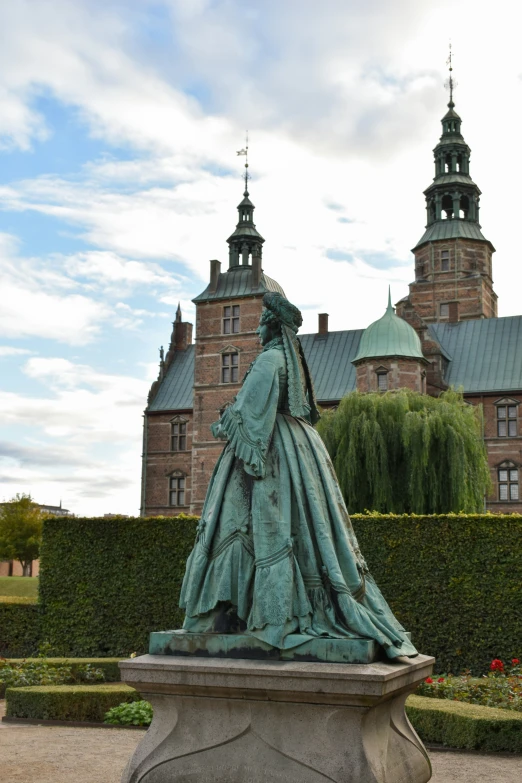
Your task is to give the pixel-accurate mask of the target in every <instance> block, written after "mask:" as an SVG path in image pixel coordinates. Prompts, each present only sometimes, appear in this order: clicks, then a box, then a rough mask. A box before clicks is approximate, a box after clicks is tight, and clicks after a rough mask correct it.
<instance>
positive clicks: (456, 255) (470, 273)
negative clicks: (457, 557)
mask: <svg viewBox="0 0 522 783" xmlns="http://www.w3.org/2000/svg"><path fill="white" fill-rule="evenodd" d="M448 107H449V110H448V112H447V113H446V114H445V116H444V117H443V119H442V135H441V137H440V141H439V143H438V144H437V146H436V147H435V149H434V156H435V177H434V180H433V182H432V184H431V185H430V186H429V187H428V188H427V189H426V191H425V192H424V195H425V197H426V215H427V225H426V230H425V232H424V234H423V235H422V237H421V239H420V240H419V242H418V243H417V244H416V245H415V247H414V248H413V254H414V257H415V279H414V281H413V282H412V283H411V284H410V286H409V294H408V296H406V297H404V298H403V299H401V300H400V301H399V302H398V303H397V305H396V310H395V311H394V309H393V307H392V305H391V301H389V302H388V308H387V309H386V312H385V314H384V315H383V317H382V318H380V319H379V320H378V321H376V322H375V323H374V324H371V325H370V326H368V327H367V328H366V329H357V330H347V331H338V332H330V331H329V329H328V315H327V314H325V313H322V314H320V315H319V324H318V331H317V333H315V334H306V335H302V336H301V335H300V338H301V342H302V345H303V349H304V352H305V355H306V358H307V361H308V364H309V366H310V371H311V373H312V376H313V380H314V385H315V390H316V394H317V400H318V402H319V403H320V405H322V406H323V407H328V406H335V405H337V404H338V403H339V401H340V399H341V398H342V397H343V396H344V395H345V394H348V393H349V392H351V391H353V390H355V389H358V390H360V391H363V392H366V391H378V390H379V391H386V390H389V389H399V388H404V387H406V388H410V389H414V390H415V391H418V392H422V393H427V394H431V395H438V394H440V393H441V391H443V390H444V389H447V388H449V387H450V386H453V387H455V388H459V387H462V388H463V390H464V395H465V398H466V400H467V401H468V402H469V403H471V404H474V405H477V404H481V405H482V406H483V411H484V439H485V442H486V446H487V450H488V457H489V466H490V471H491V477H492V481H493V486H494V489H493V492H492V494H491V496H490V497H489V498H488V499H487V508H488V510H490V511H493V512H503V513H510V512H517V513H521V512H522V502H521V501H520V495H519V477H520V470H521V466H522V417H521V402H522V347H521V346H522V316H512V317H508V318H498V317H497V296H496V294H495V292H494V290H493V269H492V259H493V253H494V251H495V248H494V247H493V245H492V243H491V242H490V241H489V240H488V239H486V238H485V237H484V235H483V234H482V230H481V226H480V223H479V201H480V190H479V188H478V186H477V185H476V184H475V183H474V182H473V180H472V179H471V175H470V148H469V147H468V145H467V144H466V142H465V141H464V138H463V136H462V134H461V118H460V117H459V115H458V114H457V112H456V111H455V105H454V103H453V99H452V97H450V102H449V104H448ZM238 212H239V220H238V223H237V227H236V229H235V231H234V233H233V234H232V235H231V236H230V237H229V239H228V245H229V261H228V268H227V269H226V271H222V270H221V263H220V262H219V261H215V260H213V261H211V262H210V282H209V284H208V286H207V288H206V289H205V291H203V293H201V294H200V295H199V296H197V297H196V298H195V299H194V302H195V304H196V341H195V343H193V342H192V324H189V323H186V322H184V321H183V320H182V314H181V311H180V309H179V307H178V311H177V313H176V320H175V321H174V324H173V331H172V336H171V341H170V346H169V349H168V351H167V354H166V356H165V357H163V354H162V356H161V362H160V370H159V376H158V380H157V381H155V382H154V384H153V385H152V388H151V391H150V394H149V400H148V405H147V408H146V410H145V417H144V439H143V471H142V497H141V513H142V514H143V515H159V514H163V515H175V514H179V513H182V512H185V513H196V514H197V513H199V512H201V508H202V504H203V500H204V497H205V492H206V488H207V485H208V482H209V479H210V475H211V473H212V470H213V467H214V465H215V463H216V460H217V458H218V456H219V454H220V452H221V450H222V448H223V444H222V443H220V442H219V441H215V440H214V439H213V438H212V436H211V434H210V424H211V423H212V422H213V421H215V420H216V419H217V418H218V417H219V411H220V409H221V408H222V407H223V406H224V405H226V404H227V402H229V401H230V400H231V399H232V398H233V397H234V395H235V394H236V393H237V391H238V389H239V388H240V382H241V379H242V377H243V375H244V373H245V371H246V370H247V368H248V366H249V364H250V362H251V361H252V360H253V359H254V357H255V356H256V355H257V353H258V351H259V348H260V346H259V341H258V339H257V336H256V334H255V329H256V327H257V324H258V321H259V316H260V314H261V310H262V297H263V294H264V293H265V292H266V291H281V292H282V289H281V288H280V286H279V285H278V284H277V283H276V282H275V281H274V280H272V279H271V278H269V277H267V276H266V275H265V274H264V271H263V263H262V247H263V243H264V239H263V237H262V236H261V235H260V234H259V232H258V231H257V229H256V227H255V225H254V222H253V215H254V205H253V204H252V202H251V201H250V198H249V194H248V191H247V190H246V188H245V194H244V198H243V200H242V201H241V203H240V204H239V206H238Z"/></svg>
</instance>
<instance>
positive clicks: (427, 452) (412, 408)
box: [317, 389, 491, 514]
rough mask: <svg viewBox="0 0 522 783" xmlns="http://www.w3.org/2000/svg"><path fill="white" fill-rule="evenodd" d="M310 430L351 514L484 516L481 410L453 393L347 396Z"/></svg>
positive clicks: (485, 469)
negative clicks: (324, 452)
mask: <svg viewBox="0 0 522 783" xmlns="http://www.w3.org/2000/svg"><path fill="white" fill-rule="evenodd" d="M317 429H318V431H319V433H320V435H321V436H322V438H323V440H324V442H325V444H326V447H327V449H328V452H329V454H330V456H331V458H332V460H333V463H334V466H335V469H336V471H337V476H338V478H339V484H340V486H341V490H342V492H343V495H344V498H345V500H346V504H347V506H348V510H349V511H350V512H353V513H355V512H363V511H365V510H366V509H369V510H371V511H380V512H385V513H396V514H404V513H414V514H441V513H447V512H451V511H454V512H459V511H461V512H467V513H472V512H477V511H481V510H483V509H484V497H485V495H486V494H487V492H488V491H489V489H490V486H491V479H490V475H489V468H488V461H487V452H486V448H485V445H484V442H483V437H482V410H481V408H479V407H475V406H472V405H468V404H467V403H466V402H464V399H463V396H462V394H460V393H459V392H456V391H453V390H449V391H446V392H444V393H443V394H441V396H440V397H438V398H436V397H429V396H428V395H425V394H418V393H416V392H412V391H409V390H407V389H402V390H400V391H392V392H387V393H386V394H378V393H374V394H361V393H359V392H353V393H352V394H348V395H347V396H346V397H344V398H343V399H342V400H341V403H340V405H339V407H338V408H337V409H336V410H335V411H326V412H325V413H324V414H323V417H322V419H321V421H320V422H319V424H318V426H317Z"/></svg>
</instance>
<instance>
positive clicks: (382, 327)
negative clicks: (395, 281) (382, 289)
mask: <svg viewBox="0 0 522 783" xmlns="http://www.w3.org/2000/svg"><path fill="white" fill-rule="evenodd" d="M381 356H404V357H412V358H415V359H424V356H423V355H422V349H421V342H420V340H419V336H418V334H417V332H416V331H415V329H414V328H413V327H412V326H410V325H409V324H408V323H406V321H404V320H403V319H402V318H399V316H398V315H395V310H394V309H393V307H392V303H391V295H390V293H388V307H387V309H386V312H385V313H384V315H383V316H382V318H379V320H378V321H375V322H374V323H373V324H370V326H368V328H367V329H365V331H364V334H363V336H362V338H361V342H360V345H359V350H358V352H357V356H356V357H355V358H354V359H353V361H354V362H358V361H359V360H360V359H370V358H372V359H373V358H378V357H381Z"/></svg>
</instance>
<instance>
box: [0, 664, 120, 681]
mask: <svg viewBox="0 0 522 783" xmlns="http://www.w3.org/2000/svg"><path fill="white" fill-rule="evenodd" d="M121 660H123V659H122V658H9V659H8V660H7V663H8V664H9V663H20V662H21V661H26V662H27V663H32V662H33V661H43V662H44V663H45V664H46V666H51V667H58V666H70V667H71V669H72V671H73V674H75V673H76V672H77V670H78V667H80V666H86V665H87V664H91V666H94V667H96V669H101V670H102V671H103V674H104V676H105V682H121V676H120V675H121V672H120V667H119V666H118V664H119V662H120V661H121ZM0 673H1V671H0Z"/></svg>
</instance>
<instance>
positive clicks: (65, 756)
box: [0, 703, 522, 783]
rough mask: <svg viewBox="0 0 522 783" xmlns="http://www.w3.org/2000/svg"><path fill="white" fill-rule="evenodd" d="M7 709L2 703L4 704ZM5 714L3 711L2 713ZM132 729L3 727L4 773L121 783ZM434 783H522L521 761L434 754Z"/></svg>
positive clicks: (54, 782) (42, 780)
mask: <svg viewBox="0 0 522 783" xmlns="http://www.w3.org/2000/svg"><path fill="white" fill-rule="evenodd" d="M0 704H1V703H0ZM0 712H1V710H0ZM142 736H143V735H142V733H141V731H128V730H127V729H69V728H62V727H52V728H51V727H40V726H31V727H29V726H27V727H26V726H16V725H10V724H7V723H0V770H1V773H2V781H4V780H5V781H6V783H7V781H8V782H9V783H72V781H74V783H120V780H121V775H122V772H123V770H124V768H125V764H126V763H127V760H128V759H129V758H130V756H131V754H132V752H133V751H134V748H135V747H136V745H137V744H138V742H139V741H140V739H141V737H142ZM430 756H431V761H432V764H433V777H432V779H431V781H432V783H471V781H473V783H520V781H521V780H522V758H521V757H520V756H503V755H480V754H478V753H460V752H458V753H456V752H444V751H431V752H430Z"/></svg>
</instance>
